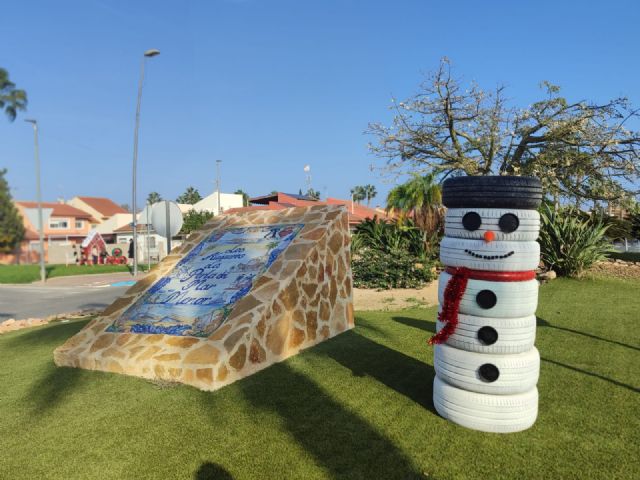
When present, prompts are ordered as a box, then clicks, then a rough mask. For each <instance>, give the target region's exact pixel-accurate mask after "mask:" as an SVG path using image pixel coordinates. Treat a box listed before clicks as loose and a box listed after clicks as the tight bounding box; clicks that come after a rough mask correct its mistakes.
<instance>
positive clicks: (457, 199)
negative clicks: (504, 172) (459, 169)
mask: <svg viewBox="0 0 640 480" xmlns="http://www.w3.org/2000/svg"><path fill="white" fill-rule="evenodd" d="M541 202H542V185H541V184H540V180H539V179H537V178H536V177H513V176H485V177H453V178H448V179H447V180H445V181H444V183H443V185H442V203H443V204H444V206H445V207H449V208H476V207H484V208H517V209H523V210H535V209H537V208H538V207H539V206H540V203H541Z"/></svg>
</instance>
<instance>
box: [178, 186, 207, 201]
mask: <svg viewBox="0 0 640 480" xmlns="http://www.w3.org/2000/svg"><path fill="white" fill-rule="evenodd" d="M200 200H202V195H200V192H199V191H198V189H196V188H193V187H187V189H186V190H185V192H184V193H183V194H182V195H180V196H179V197H178V198H176V202H178V203H188V204H189V205H194V204H196V203H198V202H199V201H200Z"/></svg>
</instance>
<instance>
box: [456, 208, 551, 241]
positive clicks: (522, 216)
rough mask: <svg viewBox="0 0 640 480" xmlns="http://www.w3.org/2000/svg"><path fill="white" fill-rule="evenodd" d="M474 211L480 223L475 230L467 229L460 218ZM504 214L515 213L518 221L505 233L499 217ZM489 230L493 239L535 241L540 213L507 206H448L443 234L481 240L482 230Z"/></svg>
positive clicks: (538, 229)
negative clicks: (501, 227) (516, 224)
mask: <svg viewBox="0 0 640 480" xmlns="http://www.w3.org/2000/svg"><path fill="white" fill-rule="evenodd" d="M471 212H475V213H477V214H478V215H480V218H481V219H482V223H481V224H480V227H479V228H478V229H477V230H473V231H470V230H467V229H466V228H464V226H463V225H462V218H463V217H464V216H465V215H466V214H467V213H471ZM506 214H512V215H515V216H516V217H517V218H518V221H519V222H520V223H519V225H518V228H517V229H516V230H515V231H513V232H511V233H505V232H503V231H502V230H500V226H499V222H500V217H502V216H503V215H506ZM487 231H491V232H493V233H494V235H495V240H494V241H517V242H523V241H535V240H536V239H537V238H538V233H539V231H540V214H539V213H538V211H537V210H518V209H508V208H450V209H449V210H447V213H446V216H445V221H444V234H445V235H446V236H448V237H454V238H468V239H477V240H482V239H483V238H484V237H483V235H484V232H487Z"/></svg>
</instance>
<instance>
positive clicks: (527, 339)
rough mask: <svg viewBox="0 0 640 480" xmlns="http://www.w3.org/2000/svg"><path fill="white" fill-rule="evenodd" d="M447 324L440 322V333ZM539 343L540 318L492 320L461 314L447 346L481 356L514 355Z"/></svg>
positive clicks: (437, 324) (533, 316)
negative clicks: (537, 320)
mask: <svg viewBox="0 0 640 480" xmlns="http://www.w3.org/2000/svg"><path fill="white" fill-rule="evenodd" d="M443 326H444V323H442V322H441V321H440V320H437V321H436V331H437V332H439V331H440V330H441V329H442V327H443ZM535 340H536V316H535V315H529V316H528V317H520V318H488V317H476V316H474V315H463V314H459V315H458V326H457V327H456V330H455V331H454V332H453V334H452V335H451V336H450V337H449V338H448V339H447V341H446V344H447V345H449V346H451V347H454V348H458V349H460V350H466V351H468V352H477V353H496V354H511V353H522V352H526V351H529V350H531V349H532V348H533V344H534V342H535Z"/></svg>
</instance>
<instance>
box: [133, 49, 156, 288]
mask: <svg viewBox="0 0 640 480" xmlns="http://www.w3.org/2000/svg"><path fill="white" fill-rule="evenodd" d="M159 54H160V50H156V49H154V48H152V49H150V50H147V51H146V52H144V55H143V56H142V62H141V63H140V81H139V83H138V101H137V103H136V125H135V130H134V133H133V173H132V188H131V205H132V209H133V225H132V226H133V275H134V276H136V275H137V274H138V217H137V212H136V210H137V205H136V170H137V164H138V130H139V128H140V103H141V102H142V85H143V83H144V65H145V61H146V60H147V58H151V57H155V56H156V55H159Z"/></svg>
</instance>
